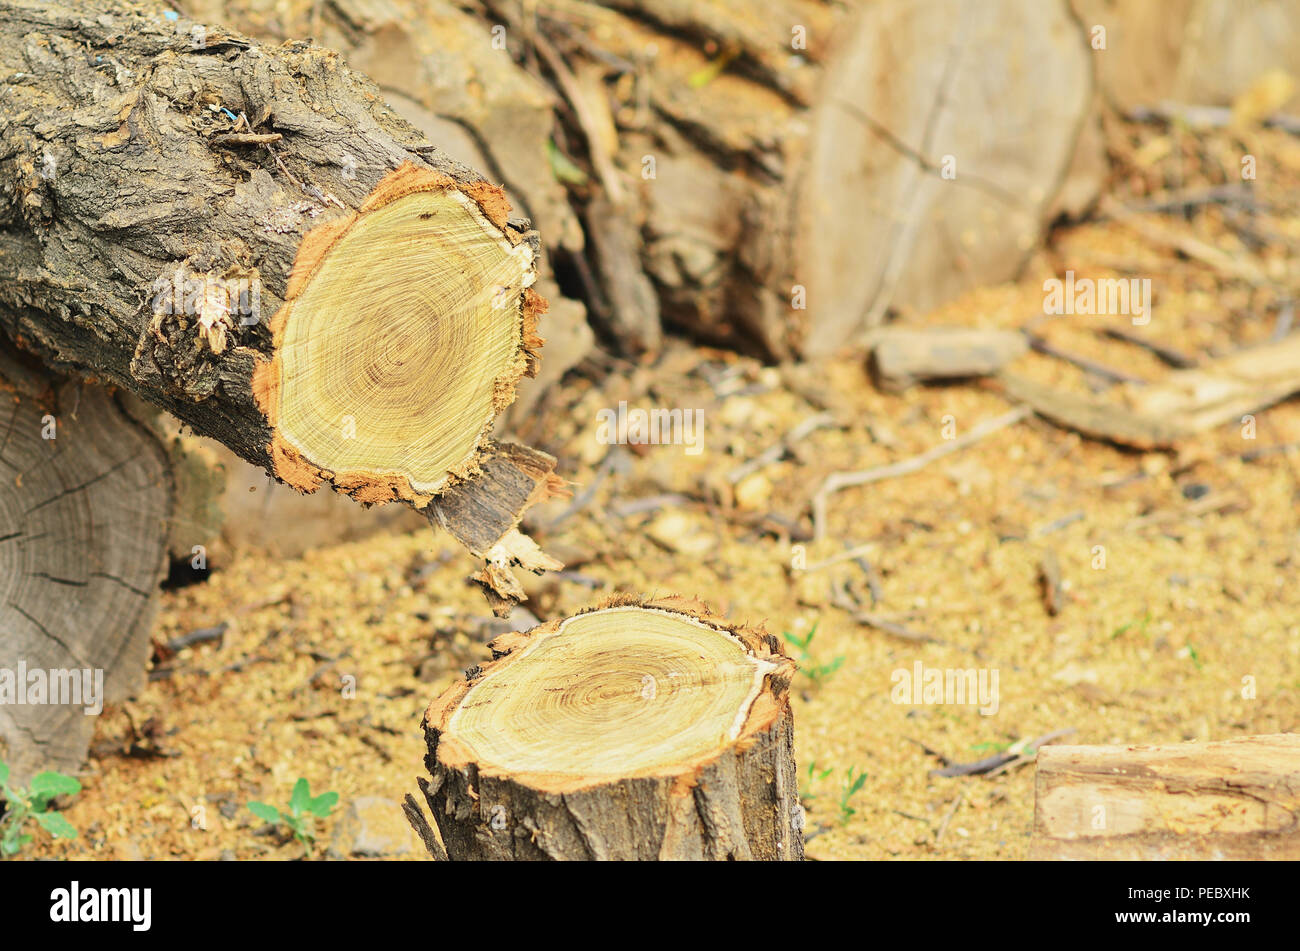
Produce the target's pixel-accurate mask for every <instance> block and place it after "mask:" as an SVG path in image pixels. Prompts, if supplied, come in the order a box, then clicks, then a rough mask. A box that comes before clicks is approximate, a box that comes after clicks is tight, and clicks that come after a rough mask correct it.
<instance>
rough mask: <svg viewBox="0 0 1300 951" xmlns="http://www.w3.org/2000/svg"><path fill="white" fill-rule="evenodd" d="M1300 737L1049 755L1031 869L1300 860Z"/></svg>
mask: <svg viewBox="0 0 1300 951" xmlns="http://www.w3.org/2000/svg"><path fill="white" fill-rule="evenodd" d="M1298 817H1300V736H1295V735H1292V734H1281V733H1279V734H1274V735H1271V736H1250V737H1242V738H1240V739H1234V740H1226V741H1223V742H1218V743H1183V744H1180V745H1173V746H1127V747H1126V746H1045V747H1043V748H1042V749H1041V750H1039V752H1038V774H1037V777H1036V780H1035V806H1034V839H1033V844H1032V846H1031V848H1030V856H1029V857H1030V858H1031V859H1107V860H1120V861H1125V860H1155V859H1160V860H1165V859H1199V860H1205V859H1227V860H1258V859H1279V860H1285V859H1290V860H1293V861H1294V860H1295V859H1297V858H1300V818H1298Z"/></svg>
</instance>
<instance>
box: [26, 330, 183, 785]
mask: <svg viewBox="0 0 1300 951" xmlns="http://www.w3.org/2000/svg"><path fill="white" fill-rule="evenodd" d="M172 505H173V488H172V477H171V469H170V466H169V463H168V456H167V450H166V448H165V446H164V444H163V442H162V440H161V439H160V438H159V437H158V435H157V434H156V433H155V431H154V430H153V429H152V428H151V426H150V425H148V424H147V422H145V421H142V420H140V419H137V418H135V417H133V416H132V415H130V413H129V412H128V411H127V410H126V409H125V407H124V406H123V405H122V404H121V403H120V402H119V401H117V400H116V399H114V398H113V397H112V396H110V395H109V394H108V393H107V392H106V391H105V390H104V389H103V388H102V387H97V386H91V385H86V384H83V383H79V382H74V381H69V380H65V379H61V378H59V377H56V376H53V375H51V374H49V373H48V372H47V371H46V370H44V368H42V367H40V366H38V365H35V364H33V363H31V362H30V361H27V360H24V359H22V358H21V356H20V355H18V354H17V353H15V352H14V351H13V350H11V349H9V347H8V344H7V343H6V342H5V341H4V340H3V338H0V759H4V760H5V761H6V762H7V763H8V764H9V766H10V768H11V769H12V770H13V772H14V775H15V776H16V777H17V778H18V781H19V782H22V781H24V780H25V779H26V778H27V777H29V776H30V775H31V774H33V773H35V772H39V771H40V770H42V769H65V770H69V769H77V768H79V767H80V766H81V762H82V759H83V758H84V756H85V752H86V747H87V746H88V744H89V743H90V738H91V734H92V732H93V729H94V723H95V714H96V713H98V709H97V708H99V709H102V704H103V703H104V702H115V701H118V700H122V699H124V698H125V697H127V696H130V695H131V694H132V693H134V692H135V691H136V690H137V689H139V688H140V687H142V686H143V685H144V676H145V663H146V661H147V660H148V656H149V628H150V625H151V624H152V622H153V616H154V613H155V609H156V607H157V592H158V585H159V583H160V582H161V581H162V577H163V573H164V570H165V566H166V548H167V529H168V522H169V519H170V517H171V513H172ZM51 671H57V672H58V673H56V674H51V673H50V672H51ZM87 674H89V676H87ZM40 684H43V685H44V686H43V688H40V692H39V693H38V692H37V689H38V686H39V685H40ZM65 690H66V693H65V692H63V691H65Z"/></svg>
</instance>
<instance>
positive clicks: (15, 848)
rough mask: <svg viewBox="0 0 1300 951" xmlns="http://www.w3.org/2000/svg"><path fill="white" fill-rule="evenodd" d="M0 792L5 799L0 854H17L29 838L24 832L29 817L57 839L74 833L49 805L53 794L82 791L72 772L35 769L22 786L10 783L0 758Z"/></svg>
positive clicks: (5, 766)
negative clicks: (45, 771)
mask: <svg viewBox="0 0 1300 951" xmlns="http://www.w3.org/2000/svg"><path fill="white" fill-rule="evenodd" d="M0 792H3V794H4V798H5V802H6V803H7V808H6V809H5V813H4V817H3V818H0V855H3V856H5V857H8V856H11V855H17V854H18V853H19V852H20V851H22V848H23V847H24V846H25V845H27V843H28V842H30V841H32V837H31V836H30V835H27V834H25V833H24V832H23V826H24V825H26V823H27V820H28V819H35V820H36V823H37V825H39V826H40V827H41V828H42V829H44V830H45V831H46V832H48V833H49V834H50V835H51V836H53V837H54V838H56V839H75V838H76V837H77V830H76V829H74V828H73V827H72V823H71V822H69V821H68V820H67V819H65V818H64V817H63V816H62V815H61V814H60V813H58V812H54V811H52V810H51V809H50V801H51V800H52V799H54V797H56V796H75V795H76V794H77V793H79V792H81V783H79V782H77V780H75V779H74V778H72V777H71V776H65V775H64V774H63V773H37V774H36V775H35V776H33V777H32V783H31V785H30V786H29V787H28V788H26V789H23V788H22V787H20V786H11V785H10V784H9V767H8V765H6V764H5V763H3V762H0Z"/></svg>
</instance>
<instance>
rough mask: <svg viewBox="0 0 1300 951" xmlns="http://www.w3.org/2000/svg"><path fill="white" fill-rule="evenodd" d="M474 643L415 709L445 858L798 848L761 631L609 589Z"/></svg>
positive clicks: (785, 722)
mask: <svg viewBox="0 0 1300 951" xmlns="http://www.w3.org/2000/svg"><path fill="white" fill-rule="evenodd" d="M490 646H491V648H492V652H493V655H494V657H495V660H493V661H492V662H491V663H488V664H484V665H483V666H482V667H475V668H473V669H471V670H470V671H468V672H467V674H466V679H465V680H463V681H461V682H459V683H457V684H455V685H454V686H453V687H451V688H450V689H449V690H448V691H447V692H446V693H444V694H443V695H442V696H440V697H439V698H438V699H437V700H435V701H434V702H433V704H432V705H431V706H430V707H429V710H428V712H427V713H426V714H425V718H424V729H425V737H426V740H427V743H428V756H427V757H426V758H425V764H426V766H427V767H428V769H429V771H430V772H431V774H432V779H431V780H429V781H425V780H421V788H422V789H423V790H424V793H425V798H426V801H427V803H428V805H429V808H430V809H431V810H432V813H433V817H434V820H435V822H436V823H437V826H438V829H439V831H440V832H441V837H442V843H443V845H444V846H445V849H446V854H447V855H448V856H449V857H450V858H451V859H453V860H465V859H501V860H529V859H578V860H585V859H622V860H628V859H632V860H658V859H800V858H802V857H803V835H802V828H803V813H802V810H801V808H800V806H799V799H798V790H797V788H796V787H797V783H796V780H797V777H796V772H795V765H794V758H793V724H792V718H791V713H790V703H789V698H788V695H787V690H788V687H789V683H790V679H791V677H792V676H793V674H794V664H793V662H792V661H790V659H789V658H787V657H785V656H784V654H782V653H781V650H780V646H779V644H778V642H777V640H776V638H774V637H772V636H771V635H769V634H766V633H764V632H762V631H760V630H754V629H750V628H745V627H742V626H739V625H734V624H728V623H727V622H724V621H722V620H721V619H719V618H717V617H713V616H712V615H710V614H709V613H708V611H707V609H706V608H705V607H704V606H703V605H702V604H700V603H699V602H696V601H687V600H684V599H679V598H672V599H665V600H660V601H652V602H641V601H638V600H636V599H631V598H622V599H615V600H613V601H611V602H609V603H606V604H604V605H602V606H600V607H598V608H595V609H593V610H590V611H587V612H584V613H581V614H578V615H575V616H573V617H570V618H565V619H562V620H557V621H552V622H549V623H547V624H543V625H541V626H540V627H537V628H534V629H533V630H531V631H527V632H522V633H512V634H505V635H502V636H501V637H498V638H497V639H496V640H494V641H493V642H492V643H491V645H490ZM412 821H413V823H414V821H415V820H412ZM417 830H419V826H418V825H417ZM425 831H426V832H427V831H428V830H427V829H426V830H425ZM427 838H428V836H427V835H426V839H427ZM430 851H432V852H434V853H435V856H436V857H441V854H440V851H439V850H437V849H435V848H434V847H432V846H431V847H430Z"/></svg>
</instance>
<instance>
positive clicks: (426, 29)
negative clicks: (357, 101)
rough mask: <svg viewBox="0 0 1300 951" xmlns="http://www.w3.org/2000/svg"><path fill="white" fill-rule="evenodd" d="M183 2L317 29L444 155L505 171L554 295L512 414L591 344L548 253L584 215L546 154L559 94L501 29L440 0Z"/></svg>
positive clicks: (249, 23)
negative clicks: (539, 244)
mask: <svg viewBox="0 0 1300 951" xmlns="http://www.w3.org/2000/svg"><path fill="white" fill-rule="evenodd" d="M177 8H178V9H182V10H184V11H186V12H187V13H189V14H191V15H192V16H193V17H194V18H195V19H197V20H199V21H204V22H214V23H223V24H225V25H227V26H230V27H233V28H235V29H238V30H240V31H242V32H245V33H248V34H249V35H251V36H254V37H256V38H257V39H260V40H267V41H276V42H280V41H286V40H303V39H306V38H311V39H312V41H313V42H315V43H318V44H319V45H321V46H326V47H329V48H331V49H336V50H338V51H340V53H342V54H343V56H344V58H345V59H346V61H347V63H348V65H349V66H351V67H352V68H353V69H357V70H360V71H361V72H363V73H365V74H366V75H367V76H368V77H370V79H372V80H373V81H374V82H375V84H376V85H377V86H378V87H379V89H380V90H381V91H382V93H383V96H384V98H385V99H386V100H387V101H388V104H389V105H390V106H392V107H393V109H394V110H395V111H396V112H397V113H398V114H399V115H400V116H402V118H404V119H406V120H407V121H408V122H410V123H411V124H412V125H413V126H415V127H416V128H417V129H418V130H420V131H421V132H423V133H424V134H425V135H426V136H428V138H429V141H431V142H435V143H437V145H438V148H439V149H441V150H442V151H443V152H445V153H446V154H447V155H448V156H449V157H451V158H452V159H455V160H456V161H458V162H460V163H461V164H463V165H466V166H468V167H470V168H478V169H487V170H490V171H491V173H492V174H493V175H494V176H497V177H499V179H500V180H501V181H502V182H504V187H505V191H506V194H507V195H508V197H509V199H510V202H511V205H512V206H513V207H516V208H518V209H519V212H520V214H522V215H524V216H526V217H528V218H529V219H531V221H532V223H533V225H534V226H535V227H536V228H537V230H538V231H540V232H541V233H542V234H544V235H545V236H546V244H547V247H546V248H544V249H543V250H544V252H545V253H544V254H543V255H542V256H541V257H540V258H539V260H538V282H537V284H536V289H537V291H538V292H539V293H540V294H542V296H543V297H545V298H546V299H547V300H548V301H549V302H550V307H549V308H547V310H546V313H545V314H543V315H542V316H541V319H540V321H539V324H538V332H539V333H540V335H541V336H542V337H544V338H545V339H546V360H545V362H544V364H543V365H542V367H541V369H540V371H539V373H538V375H537V377H535V378H533V379H530V380H525V381H521V385H520V390H519V398H518V400H517V401H516V402H515V404H514V405H513V406H511V408H510V411H509V416H511V417H517V416H518V414H520V413H521V412H522V413H526V412H527V409H528V407H529V406H530V405H531V404H532V403H533V402H534V401H535V400H536V399H537V398H538V397H539V396H540V395H541V393H542V392H543V391H544V390H545V389H546V388H547V387H548V386H550V385H552V384H553V383H555V382H556V381H557V380H559V379H560V378H561V377H562V376H563V375H564V373H565V372H566V371H567V370H569V369H570V368H572V367H573V366H574V365H575V364H577V363H578V362H579V361H580V360H582V358H583V357H585V356H586V355H587V354H588V353H589V352H590V350H591V348H592V345H593V338H592V333H591V328H590V327H589V326H588V323H587V311H586V308H585V307H584V306H583V304H582V303H581V302H580V301H578V300H575V299H573V298H571V297H566V296H564V295H563V294H562V293H561V291H560V289H559V287H558V286H557V285H556V283H555V280H554V278H553V275H552V273H551V268H550V262H549V261H548V260H547V258H549V257H550V256H551V255H553V254H559V255H560V256H561V257H564V258H565V259H571V258H572V257H573V256H574V255H578V254H581V253H582V249H583V246H584V235H583V231H582V227H581V225H580V223H579V222H578V217H577V215H576V214H575V213H574V211H573V209H572V208H571V207H570V205H569V199H568V194H567V193H566V191H565V188H564V185H563V184H561V183H560V182H559V181H558V180H557V179H556V177H555V175H554V173H553V172H552V169H551V163H550V161H549V150H550V149H551V148H552V145H551V137H552V135H553V134H554V131H555V128H556V124H557V119H556V116H555V105H556V97H555V94H554V93H553V92H552V91H551V90H550V89H549V88H548V87H547V86H546V84H545V83H543V82H542V81H541V80H540V79H539V78H537V77H536V76H534V75H532V74H530V73H529V72H528V71H527V70H525V69H524V68H523V67H521V66H519V65H516V64H515V63H514V61H513V60H511V58H510V54H509V52H508V51H506V50H505V49H503V48H502V44H501V43H500V42H497V41H495V40H494V37H493V34H492V32H491V26H492V24H489V23H485V22H483V21H481V20H479V19H477V18H475V17H473V16H471V15H470V14H468V13H466V12H464V11H462V10H459V9H457V8H456V7H455V6H453V5H452V4H451V3H448V2H444V0H353V2H351V3H347V4H338V3H331V4H322V3H315V2H298V0H185V2H183V3H180V4H178V5H177ZM507 422H508V420H507Z"/></svg>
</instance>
